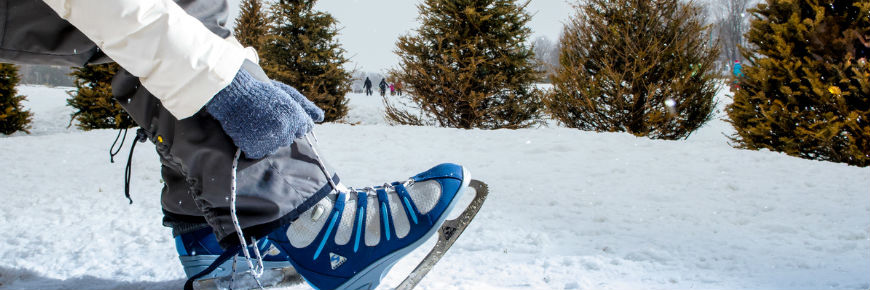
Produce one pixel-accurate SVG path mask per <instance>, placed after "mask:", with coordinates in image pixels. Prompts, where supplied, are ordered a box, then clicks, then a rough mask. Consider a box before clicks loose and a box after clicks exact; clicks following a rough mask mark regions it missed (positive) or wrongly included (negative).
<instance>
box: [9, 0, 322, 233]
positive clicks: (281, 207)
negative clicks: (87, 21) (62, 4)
mask: <svg viewBox="0 0 870 290" xmlns="http://www.w3.org/2000/svg"><path fill="white" fill-rule="evenodd" d="M176 2H177V3H178V4H179V5H180V6H181V7H182V8H184V9H185V11H187V13H188V14H190V15H192V16H194V17H196V18H197V19H199V20H200V21H202V22H203V23H204V24H205V25H206V26H207V27H208V28H209V29H210V30H211V31H212V32H213V33H215V34H217V35H219V36H221V37H229V36H230V31H229V30H227V29H226V27H225V26H224V24H225V23H226V17H227V12H226V11H227V4H226V2H225V0H176ZM95 9H99V8H95ZM107 25H111V24H109V23H107ZM0 62H11V63H31V64H55V65H70V66H83V65H85V64H96V63H106V62H111V59H109V58H108V57H106V56H105V55H104V54H103V53H102V52H101V51H100V50H99V48H97V46H96V45H95V44H94V43H93V42H92V41H90V40H89V39H88V38H87V37H85V36H84V35H83V34H82V33H81V32H79V31H78V30H77V29H75V27H73V26H72V25H70V24H69V23H68V22H66V21H65V20H63V19H61V18H60V17H58V16H57V14H56V13H54V11H52V10H51V9H50V8H49V7H48V6H46V5H45V4H44V3H43V2H42V1H38V0H0ZM112 93H113V95H114V96H115V98H116V99H117V100H118V101H119V102H120V103H121V105H122V106H123V107H124V109H125V110H126V111H127V112H128V113H129V114H130V116H132V117H133V119H134V120H135V121H136V123H137V124H138V125H139V126H140V127H142V129H143V130H144V133H145V135H146V136H147V138H148V140H150V141H151V142H152V143H154V144H155V146H156V148H157V153H158V155H159V156H160V162H161V163H162V172H161V173H162V175H163V180H164V181H165V182H164V187H163V193H162V195H161V201H162V205H163V211H164V225H166V226H169V227H172V228H173V233H174V234H176V235H178V234H182V233H185V232H188V231H193V230H197V229H200V228H203V227H205V226H211V227H212V228H213V229H214V232H215V234H216V236H217V238H218V240H219V241H220V242H221V244H222V245H223V246H230V245H233V244H238V243H239V241H238V240H237V237H236V235H235V230H234V227H233V224H232V220H231V217H230V199H229V197H230V187H231V178H230V177H231V174H232V162H233V158H234V155H235V151H236V148H237V147H236V146H235V145H234V144H233V142H232V140H231V139H230V137H229V136H227V135H226V134H225V133H224V131H223V129H221V126H220V124H219V123H218V121H217V120H215V119H214V118H213V117H212V116H210V115H209V114H208V113H207V112H206V111H205V109H202V110H200V111H199V112H198V113H197V114H196V115H194V116H192V117H189V118H185V119H182V120H178V119H176V118H175V117H173V116H172V114H170V113H169V111H167V110H166V109H165V108H163V106H162V105H161V104H160V101H159V100H158V99H157V98H156V97H155V96H154V95H152V94H150V93H149V92H148V91H147V90H146V89H145V88H144V87H143V86H142V85H141V84H140V82H139V79H138V78H137V77H136V76H134V75H132V74H130V73H129V72H127V71H125V70H123V69H121V70H120V71H119V72H118V73H117V74H116V76H115V78H114V79H113V81H112ZM315 146H316V145H315V144H310V143H309V142H307V140H306V139H305V138H302V139H297V140H295V141H294V142H293V144H292V145H291V146H288V147H284V148H281V149H279V150H278V152H277V153H275V154H273V155H271V156H268V157H266V158H263V159H259V160H252V159H247V158H244V157H242V158H241V159H240V160H239V167H238V171H237V178H236V179H237V200H236V209H237V213H238V218H239V223H240V224H241V227H242V228H243V229H244V230H243V232H244V233H245V235H246V236H248V237H256V238H259V237H262V236H265V235H266V234H268V233H269V232H271V231H272V230H274V229H275V228H277V227H278V226H280V225H282V224H286V223H289V222H290V221H292V220H295V219H296V218H298V217H299V215H300V214H301V213H302V212H304V211H306V210H308V209H309V208H310V207H312V206H313V205H315V204H317V202H318V201H320V200H321V199H322V198H324V197H325V196H326V195H327V194H328V193H329V191H330V190H331V187H330V186H329V183H328V181H327V179H326V176H325V174H324V173H323V171H322V168H321V167H320V163H319V162H318V160H317V158H318V157H317V156H316V154H315V153H314V151H313V150H316V149H315ZM327 166H328V165H327ZM327 170H328V171H329V172H335V171H334V170H332V169H331V168H327ZM332 178H333V180H334V181H335V182H336V183H338V182H339V180H338V176H336V175H333V176H332Z"/></svg>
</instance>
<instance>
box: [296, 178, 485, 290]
mask: <svg viewBox="0 0 870 290" xmlns="http://www.w3.org/2000/svg"><path fill="white" fill-rule="evenodd" d="M470 182H471V173H469V172H468V170H467V169H465V167H463V168H462V184H461V185H460V187H459V191H458V192H457V193H456V196H454V197H453V200H451V201H450V203H449V204H448V205H447V210H445V211H444V213H443V214H442V215H441V217H439V218H438V221H437V222H436V223H435V226H433V227H432V229H431V230H429V231H428V232H426V234H425V235H423V237H421V238H420V239H419V240H417V241H416V242H413V243H411V244H410V245H407V246H405V247H404V248H401V249H399V250H396V251H395V252H393V253H391V254H389V255H386V256H384V257H383V258H380V259H379V260H377V261H376V262H374V263H372V264H371V265H369V266H368V267H366V268H365V269H363V270H362V271H360V273H359V274H357V275H356V276H355V277H353V278H351V279H350V280H348V281H347V282H345V283H344V284H341V285H340V286H338V287H337V288H335V289H337V290H357V289H374V288H375V287H377V286H378V284H380V281H381V279H382V278H383V277H384V275H386V274H387V272H389V271H390V268H392V267H393V265H395V264H396V263H397V262H398V261H399V260H401V258H403V257H405V256H406V255H407V254H408V253H410V252H411V251H413V250H415V249H417V248H418V247H419V246H420V245H422V244H423V243H425V242H426V241H427V240H429V238H431V237H432V235H434V234H435V233H436V232H438V231H439V230H440V229H441V225H442V224H444V221H445V220H446V219H447V216H448V215H449V214H450V212H451V211H452V210H453V207H454V206H456V204H457V203H458V202H459V200H460V199H461V198H462V195H463V194H464V193H465V189H466V188H467V187H468V184H469V183H470ZM424 261H425V259H424ZM424 275H425V273H424ZM420 278H421V279H422V277H420ZM415 284H416V283H415ZM312 286H313V285H312ZM412 287H413V286H412Z"/></svg>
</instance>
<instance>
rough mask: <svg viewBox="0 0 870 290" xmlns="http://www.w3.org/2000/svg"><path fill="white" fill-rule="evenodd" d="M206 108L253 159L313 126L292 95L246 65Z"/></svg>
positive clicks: (287, 143) (308, 130)
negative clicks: (248, 70) (254, 73)
mask: <svg viewBox="0 0 870 290" xmlns="http://www.w3.org/2000/svg"><path fill="white" fill-rule="evenodd" d="M303 98H304V97H303ZM315 108H316V107H315ZM206 110H207V111H208V113H209V114H211V115H212V116H213V117H214V118H215V119H217V120H218V121H220V124H221V127H222V128H223V129H224V132H226V133H227V135H229V136H230V138H232V139H233V143H235V144H236V146H238V147H239V148H240V149H241V150H242V152H245V157H247V158H252V159H260V158H263V157H266V155H269V154H272V153H274V152H275V151H277V150H278V148H281V147H284V146H289V145H290V144H292V143H293V140H295V139H296V138H301V137H302V136H304V135H305V134H307V133H308V132H310V131H311V129H312V128H314V121H313V120H312V118H311V117H310V116H309V114H308V113H306V110H305V109H303V107H302V105H300V104H299V103H298V102H297V101H296V100H295V99H294V98H293V97H291V96H290V95H289V94H287V93H286V92H285V91H284V90H282V89H280V88H278V87H277V86H275V85H273V83H272V82H268V81H260V80H257V79H255V78H254V77H253V76H251V74H250V73H248V72H247V71H246V70H245V69H240V70H239V72H238V73H237V74H236V77H235V78H234V79H233V82H232V83H230V85H229V86H227V87H226V88H224V89H223V90H221V91H220V92H218V94H217V95H215V96H214V98H212V99H211V101H209V103H208V104H206ZM321 112H322V111H321ZM321 118H322V117H321Z"/></svg>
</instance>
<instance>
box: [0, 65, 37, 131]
mask: <svg viewBox="0 0 870 290" xmlns="http://www.w3.org/2000/svg"><path fill="white" fill-rule="evenodd" d="M19 81H20V78H19V77H18V68H17V67H16V66H15V65H12V64H7V63H2V64H0V133H3V134H6V135H9V134H12V133H15V132H17V131H24V132H26V133H28V134H30V131H28V129H29V128H30V119H31V118H30V117H31V113H30V111H29V110H25V109H24V107H22V105H21V102H22V101H24V100H26V99H27V98H26V97H24V96H19V95H18V90H17V89H15V86H17V85H18V82H19Z"/></svg>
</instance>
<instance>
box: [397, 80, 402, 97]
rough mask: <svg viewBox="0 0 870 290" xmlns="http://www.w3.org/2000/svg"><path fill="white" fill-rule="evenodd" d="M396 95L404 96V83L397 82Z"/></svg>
mask: <svg viewBox="0 0 870 290" xmlns="http://www.w3.org/2000/svg"><path fill="white" fill-rule="evenodd" d="M396 93H397V94H399V95H400V96H401V95H402V82H396Z"/></svg>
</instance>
